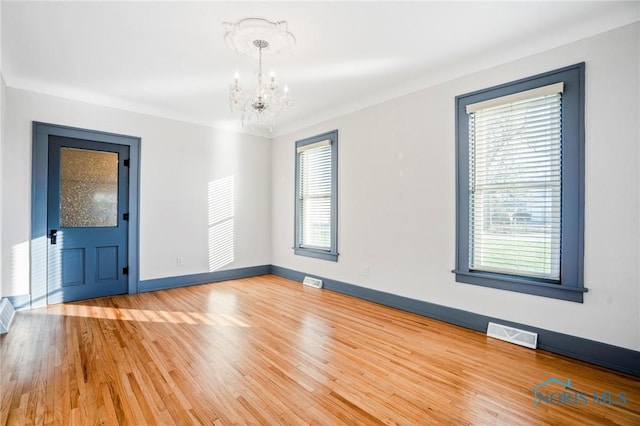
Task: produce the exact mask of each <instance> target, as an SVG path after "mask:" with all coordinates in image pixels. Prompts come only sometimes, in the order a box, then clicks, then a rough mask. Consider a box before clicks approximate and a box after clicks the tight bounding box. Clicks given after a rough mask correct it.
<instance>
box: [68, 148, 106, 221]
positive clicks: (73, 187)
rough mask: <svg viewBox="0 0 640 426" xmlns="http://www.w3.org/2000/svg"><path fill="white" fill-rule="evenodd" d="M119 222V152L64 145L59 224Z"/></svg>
mask: <svg viewBox="0 0 640 426" xmlns="http://www.w3.org/2000/svg"><path fill="white" fill-rule="evenodd" d="M117 225H118V154H117V153H115V152H103V151H93V150H89V149H77V148H62V149H61V152H60V226H61V227H63V228H79V227H105V226H117Z"/></svg>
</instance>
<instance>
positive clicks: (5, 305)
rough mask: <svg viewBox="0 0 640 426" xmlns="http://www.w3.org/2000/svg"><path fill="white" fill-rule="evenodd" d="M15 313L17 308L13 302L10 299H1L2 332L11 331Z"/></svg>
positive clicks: (0, 323)
mask: <svg viewBox="0 0 640 426" xmlns="http://www.w3.org/2000/svg"><path fill="white" fill-rule="evenodd" d="M15 313H16V310H15V308H14V307H13V305H12V304H11V302H9V299H7V298H4V299H2V300H1V301H0V334H5V333H8V332H9V327H10V326H11V320H12V319H13V315H14V314H15Z"/></svg>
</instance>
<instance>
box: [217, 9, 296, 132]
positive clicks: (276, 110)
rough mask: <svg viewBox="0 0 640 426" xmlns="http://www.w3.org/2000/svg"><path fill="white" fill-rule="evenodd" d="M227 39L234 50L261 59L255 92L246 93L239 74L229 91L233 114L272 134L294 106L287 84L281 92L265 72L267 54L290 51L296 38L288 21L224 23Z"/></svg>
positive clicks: (263, 20) (248, 20) (256, 20)
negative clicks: (286, 112)
mask: <svg viewBox="0 0 640 426" xmlns="http://www.w3.org/2000/svg"><path fill="white" fill-rule="evenodd" d="M223 25H224V28H225V33H224V39H225V42H226V43H227V46H229V47H230V48H231V49H233V50H235V51H236V52H238V53H239V54H242V55H246V56H251V57H254V58H257V59H258V68H257V70H256V79H257V86H256V88H255V89H254V90H249V91H247V90H245V89H244V88H243V87H242V86H241V85H240V76H239V74H238V73H236V75H235V77H234V81H233V83H231V87H230V88H229V104H230V106H231V111H232V112H236V113H240V120H241V122H242V125H243V127H244V124H245V123H250V124H255V125H262V126H267V127H268V128H269V131H273V126H274V124H275V123H276V121H277V119H278V117H279V116H280V114H281V113H282V112H283V111H284V110H286V109H288V108H289V107H291V106H292V101H291V98H290V97H289V89H288V87H287V86H286V85H285V86H284V87H283V88H282V89H280V85H279V84H278V82H277V81H276V76H275V73H274V72H273V71H272V72H271V73H270V75H269V77H268V79H267V78H265V76H264V75H263V72H262V58H263V56H264V55H268V56H273V55H276V54H280V53H284V52H291V51H292V50H293V47H294V46H295V43H296V39H295V37H294V35H293V34H292V33H290V32H289V31H288V29H287V22H286V21H279V22H271V21H268V20H266V19H262V18H248V19H242V20H241V21H238V22H237V23H230V22H225V23H223Z"/></svg>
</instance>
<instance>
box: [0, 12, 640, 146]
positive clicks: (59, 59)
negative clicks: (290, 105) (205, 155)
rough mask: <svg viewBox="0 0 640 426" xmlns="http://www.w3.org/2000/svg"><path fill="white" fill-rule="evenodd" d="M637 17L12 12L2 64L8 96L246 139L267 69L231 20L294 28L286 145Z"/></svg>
mask: <svg viewBox="0 0 640 426" xmlns="http://www.w3.org/2000/svg"><path fill="white" fill-rule="evenodd" d="M639 5H640V2H638V1H634V2H629V1H627V2H611V1H604V2H579V1H572V2H524V1H512V2H479V1H474V2H406V3H405V2H402V3H401V2H310V1H308V2H286V3H285V2H260V3H249V2H152V1H146V2H96V1H89V2H59V1H47V2H32V1H20V2H13V1H6V0H2V3H1V8H2V9H1V16H2V21H1V24H2V29H1V36H2V43H1V47H2V52H1V66H2V74H3V76H4V79H5V81H6V83H7V86H9V87H15V88H21V89H26V90H33V91H37V92H42V93H47V94H52V95H57V96H62V97H66V98H72V99H77V100H82V101H88V102H93V103H98V104H102V105H107V106H113V107H117V108H121V109H126V110H131V111H137V112H142V113H148V114H152V115H157V116H161V117H166V118H173V119H178V120H183V121H187V122H193V123H199V124H205V125H211V126H215V127H223V128H233V129H238V130H241V129H240V126H239V119H238V117H237V116H236V115H234V114H232V113H231V112H230V111H229V105H228V101H227V94H228V88H229V84H230V82H231V80H232V78H233V75H234V72H235V71H239V72H240V74H241V75H245V76H247V77H250V76H251V74H252V72H253V70H254V69H255V67H256V63H255V60H253V59H251V58H248V57H244V56H239V55H238V54H236V53H235V52H233V51H231V50H230V49H229V48H228V47H227V46H226V45H225V43H224V40H223V27H222V22H224V21H232V22H235V21H238V20H240V19H243V18H249V17H261V18H266V19H269V20H271V21H281V20H285V21H288V24H289V30H290V31H291V32H293V33H294V34H295V36H296V39H297V45H296V48H295V50H294V52H293V55H284V56H279V57H274V58H269V59H267V60H265V68H266V69H268V68H273V69H274V70H275V71H276V72H277V74H278V77H279V79H280V80H281V81H282V82H286V83H287V84H288V86H289V88H290V90H291V92H290V93H291V95H292V96H293V98H294V100H295V108H294V109H292V110H290V111H289V112H287V113H285V114H284V115H283V116H282V117H281V120H280V124H279V125H278V126H277V127H276V129H275V130H274V133H275V134H281V133H283V132H286V131H290V130H293V129H296V128H299V127H302V126H305V125H308V124H312V123H315V122H318V121H320V120H323V119H327V118H331V117H334V116H337V115H341V114H344V113H346V112H349V111H353V110H356V109H360V108H363V107H366V106H369V105H372V104H374V103H377V102H380V101H383V100H386V99H390V98H393V97H397V96H399V95H402V94H406V93H410V92H412V91H415V90H418V89H420V88H424V87H428V86H429V85H433V84H436V83H438V82H442V81H446V80H448V79H452V78H455V77H458V76H461V75H464V74H467V73H470V72H473V71H477V70H480V69H484V68H488V67H491V66H494V65H497V64H500V63H505V62H507V61H511V60H514V59H517V58H520V57H524V56H528V55H531V54H533V53H536V52H540V51H544V50H547V49H550V48H552V47H555V46H558V45H562V44H566V43H569V42H572V41H575V40H578V39H582V38H585V37H588V36H591V35H594V34H597V33H600V32H604V31H607V30H609V29H612V28H616V27H620V26H622V25H626V24H628V23H631V22H635V21H638V20H640V6H639ZM245 130H249V129H245ZM253 132H254V133H255V132H257V133H261V132H260V131H259V129H258V130H256V129H254V131H253Z"/></svg>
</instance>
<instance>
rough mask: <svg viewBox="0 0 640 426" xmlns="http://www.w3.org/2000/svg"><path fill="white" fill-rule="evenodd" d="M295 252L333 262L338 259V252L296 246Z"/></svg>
mask: <svg viewBox="0 0 640 426" xmlns="http://www.w3.org/2000/svg"><path fill="white" fill-rule="evenodd" d="M293 253H294V254H297V255H299V256H307V257H315V258H316V259H324V260H331V261H333V262H337V261H338V253H331V252H328V251H324V250H317V249H310V248H302V247H294V248H293Z"/></svg>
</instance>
